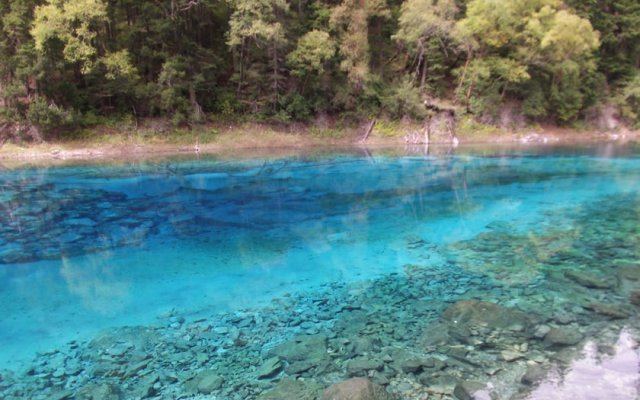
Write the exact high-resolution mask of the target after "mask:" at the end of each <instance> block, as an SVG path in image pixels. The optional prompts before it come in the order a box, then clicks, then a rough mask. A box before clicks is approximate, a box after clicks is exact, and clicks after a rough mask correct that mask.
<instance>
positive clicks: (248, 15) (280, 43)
mask: <svg viewBox="0 0 640 400" xmlns="http://www.w3.org/2000/svg"><path fill="white" fill-rule="evenodd" d="M233 8H234V11H233V14H231V18H230V21H229V32H228V39H227V45H229V47H231V48H232V49H234V50H235V51H236V54H237V56H236V59H237V64H238V67H239V76H238V77H237V82H238V90H237V92H238V94H239V95H240V94H241V93H242V91H243V89H244V87H243V86H244V85H245V82H246V81H249V84H250V85H251V87H250V89H252V92H253V95H254V98H253V100H254V101H253V109H254V111H258V110H259V109H260V108H261V106H262V103H263V96H264V93H265V88H264V86H263V85H262V84H261V83H262V82H263V81H264V79H263V78H262V76H261V75H262V74H269V75H270V81H271V85H270V86H269V88H268V90H269V91H270V94H269V95H267V96H266V97H267V99H268V100H267V102H268V103H269V104H270V105H271V108H272V110H273V111H276V108H277V104H278V101H279V100H280V91H281V89H282V86H283V85H282V71H281V66H282V64H281V61H282V56H283V54H282V49H283V47H284V46H285V45H286V44H287V42H288V41H287V38H286V36H285V30H284V27H283V25H282V23H281V22H280V21H279V17H281V13H283V12H286V11H287V10H288V4H287V3H286V2H285V1H284V0H236V1H235V2H234V4H233ZM265 47H266V54H262V53H263V49H264V48H265ZM264 58H267V61H266V62H265V61H264ZM247 65H249V66H252V67H254V69H250V70H248V69H247ZM256 67H257V68H256Z"/></svg>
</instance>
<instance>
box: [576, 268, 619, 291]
mask: <svg viewBox="0 0 640 400" xmlns="http://www.w3.org/2000/svg"><path fill="white" fill-rule="evenodd" d="M564 276H565V278H567V279H570V280H572V281H574V282H575V283H577V284H578V285H581V286H584V287H586V288H589V289H611V288H612V287H613V282H611V281H610V280H608V279H606V278H604V277H600V276H598V275H594V274H591V273H589V272H586V271H576V270H569V271H565V273H564Z"/></svg>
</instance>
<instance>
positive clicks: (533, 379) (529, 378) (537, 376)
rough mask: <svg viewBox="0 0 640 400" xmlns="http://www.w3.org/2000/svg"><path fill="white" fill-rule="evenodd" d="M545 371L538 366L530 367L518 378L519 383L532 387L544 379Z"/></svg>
mask: <svg viewBox="0 0 640 400" xmlns="http://www.w3.org/2000/svg"><path fill="white" fill-rule="evenodd" d="M546 375H547V371H545V370H544V368H542V367H541V366H539V365H530V366H529V367H528V368H527V371H526V372H525V373H524V375H522V378H520V382H522V383H524V384H525V385H534V384H536V383H538V382H540V381H541V380H543V379H544V378H545V376H546Z"/></svg>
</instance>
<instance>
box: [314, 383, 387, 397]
mask: <svg viewBox="0 0 640 400" xmlns="http://www.w3.org/2000/svg"><path fill="white" fill-rule="evenodd" d="M322 400H393V396H391V395H390V394H389V393H387V392H386V391H385V390H384V388H383V387H382V386H379V385H376V384H375V383H373V382H371V381H370V380H368V379H365V378H352V379H349V380H346V381H344V382H340V383H336V384H335V385H333V386H331V387H329V388H328V389H326V390H325V391H324V393H323V395H322Z"/></svg>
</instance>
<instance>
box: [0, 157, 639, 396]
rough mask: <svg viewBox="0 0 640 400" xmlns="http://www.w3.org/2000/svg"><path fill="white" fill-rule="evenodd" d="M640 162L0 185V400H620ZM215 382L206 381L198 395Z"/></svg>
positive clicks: (340, 163)
mask: <svg viewBox="0 0 640 400" xmlns="http://www.w3.org/2000/svg"><path fill="white" fill-rule="evenodd" d="M639 154H640V153H638V152H637V151H636V150H635V149H634V148H626V149H616V148H612V147H603V148H589V149H582V150H580V151H575V150H572V151H567V150H562V149H560V150H545V151H531V150H527V151H522V150H520V151H510V152H504V151H500V150H496V151H493V152H489V154H484V155H480V154H476V153H474V152H465V153H463V154H458V155H446V156H429V157H425V156H359V155H354V154H349V153H343V154H338V155H322V156H315V157H310V156H307V157H291V158H287V159H281V160H258V159H249V160H236V161H229V160H224V161H222V160H215V159H204V160H186V161H185V160H182V161H179V160H167V161H162V162H154V163H139V164H131V165H116V166H72V167H60V168H50V169H21V170H8V171H3V172H0V200H1V209H0V226H1V227H0V282H1V283H2V286H1V290H0V307H1V309H2V310H3V318H2V319H1V320H0V342H1V343H2V350H1V351H0V369H2V368H5V369H8V370H13V371H15V372H14V373H9V372H7V373H5V374H3V375H1V377H2V379H1V380H0V389H2V390H5V392H4V396H3V397H7V398H12V397H11V396H13V397H15V398H37V397H38V396H40V397H42V398H51V396H53V395H55V396H59V397H60V398H73V396H75V397H76V398H97V395H95V393H97V392H99V391H100V390H102V391H103V392H104V391H108V392H109V391H112V392H113V393H117V395H118V396H120V397H122V398H135V397H154V396H155V397H158V398H175V397H178V396H187V397H188V396H190V395H193V396H198V395H206V394H212V395H214V396H218V397H214V398H257V397H259V396H263V397H262V398H265V399H266V398H272V397H273V398H302V397H300V393H299V392H295V390H299V391H304V392H305V393H312V392H314V391H317V390H320V389H322V388H324V387H327V386H329V385H330V384H331V383H335V382H337V381H340V380H342V379H346V378H348V377H350V376H360V375H367V376H369V377H371V378H372V380H373V381H374V382H376V383H378V384H381V385H383V386H385V387H386V388H387V389H388V390H389V391H391V392H394V393H396V394H399V395H401V396H403V398H412V399H413V398H417V399H420V398H426V397H425V396H432V397H429V398H433V397H434V396H436V397H435V398H439V397H438V396H442V397H444V398H449V397H450V396H452V395H453V392H454V389H456V388H458V395H459V393H460V392H459V391H460V390H462V389H460V387H461V386H460V385H461V384H462V382H467V383H469V384H468V385H467V386H469V387H471V386H473V385H480V384H482V385H488V386H486V388H488V389H487V390H486V391H487V393H488V392H489V391H492V390H493V391H494V392H495V393H498V394H499V395H500V396H501V397H500V398H526V397H527V396H528V397H529V398H536V399H537V398H540V399H542V398H570V397H571V398H576V396H578V397H577V398H588V396H587V394H585V393H582V394H580V392H577V391H576V390H578V389H579V388H580V387H583V386H584V382H595V381H598V380H599V381H600V382H605V383H606V382H609V384H608V385H607V384H603V386H602V388H601V389H598V388H599V387H598V386H597V385H596V384H593V385H592V386H593V390H592V391H591V392H590V393H591V394H593V395H594V396H596V397H592V398H614V397H610V396H611V393H616V397H615V398H619V399H624V398H629V399H634V398H636V396H637V395H638V371H637V364H638V354H637V350H636V347H637V345H636V344H635V343H636V341H637V339H638V338H639V337H638V335H637V329H638V328H639V326H638V321H637V306H636V305H635V304H634V301H635V300H634V299H635V298H634V291H635V290H639V289H640V264H638V262H640V259H639V258H638V247H637V246H638V244H640V236H639V232H640V225H639V224H638V214H637V211H638V206H640V197H638V194H639V193H640V179H639V178H640V158H639V157H637V155H639ZM636 300H637V302H638V303H640V298H638V299H636ZM494 307H498V308H494ZM496 314H498V315H506V316H507V318H506V320H497V321H496V320H495V319H494V318H492V317H491V315H496ZM523 315H524V316H527V317H526V318H524V317H523ZM513 325H517V326H515V328H517V329H514V326H513ZM126 326H128V327H130V328H123V327H126ZM131 327H133V328H131ZM549 330H553V331H552V332H553V333H551V334H549ZM309 335H312V336H309ZM598 341H601V343H598ZM309 348H319V349H322V350H323V351H321V352H320V354H317V352H316V353H314V352H313V351H310V350H309ZM114 349H115V350H114ZM327 354H329V355H330V356H328V355H327ZM274 357H275V359H276V361H274ZM416 359H417V360H419V362H414V361H415V360H416ZM433 359H435V360H437V361H436V362H435V366H431V365H432V364H433ZM428 360H431V361H428ZM141 362H142V363H143V364H144V363H145V362H146V365H145V366H144V367H142V368H141V369H140V370H139V371H135V372H131V371H130V370H129V369H130V368H131V367H132V366H136V365H138V364H140V363H141ZM411 362H413V364H412V363H411ZM278 363H279V364H278ZM300 363H303V364H304V363H306V364H308V365H300ZM367 363H368V364H367ZM439 363H443V367H442V368H440V364H439ZM265 364H266V366H265ZM273 364H276V365H273ZM363 365H364V367H363ZM269 367H271V369H273V373H272V374H267V375H268V376H266V377H264V376H263V377H261V376H260V374H261V371H263V370H264V369H265V368H266V369H267V370H268V369H269ZM538 367H539V368H540V369H541V370H542V371H543V372H544V373H540V374H539V375H543V376H541V377H538V378H536V379H535V382H528V381H527V379H525V381H527V382H526V383H522V376H523V374H525V373H530V374H531V375H535V372H536V370H535V368H538ZM532 368H533V370H531V369H532ZM528 369H529V370H530V371H528ZM25 371H26V373H25ZM105 371H106V372H105ZM118 371H119V372H118ZM154 371H155V372H154ZM158 371H159V374H158V376H155V375H154V374H155V373H158ZM263 372H264V371H263ZM208 373H209V374H211V375H215V378H216V379H218V381H219V383H220V384H219V385H218V384H213V385H212V387H214V388H213V389H211V390H209V389H205V390H202V388H201V387H200V386H201V385H199V384H200V383H201V381H202V380H203V379H204V378H206V377H207V376H206V374H208ZM300 376H302V377H305V378H307V381H309V382H312V384H306V383H305V385H306V386H304V385H303V387H298V386H300V384H299V382H298V383H295V384H293V386H296V385H298V386H296V388H297V389H295V388H294V389H295V390H294V389H292V388H291V386H292V384H289V386H287V385H288V384H287V382H289V383H290V381H288V380H287V379H285V378H287V377H288V378H290V377H300ZM585 377H586V378H585ZM612 379H614V380H616V382H617V386H615V385H614V386H615V387H616V388H617V389H616V390H618V391H617V392H612V389H611V384H610V383H611V381H612ZM210 380H211V379H210ZM218 381H216V382H218ZM283 382H284V383H283ZM307 383H308V382H307ZM105 385H106V386H105ZM314 385H317V387H316V386H314ZM283 387H284V389H283ZM607 387H608V388H609V389H608V390H609V391H608V392H607V390H605V388H607ZM106 388H108V390H107V389H106ZM150 388H151V389H150ZM486 388H485V389H486ZM147 389H148V390H147ZM285 389H286V390H288V392H287V393H288V394H286V395H282V394H279V395H273V396H272V397H269V393H274V392H269V391H270V390H272V391H273V390H276V391H277V390H281V391H282V390H285ZM483 390H484V389H483ZM483 390H480V392H482V391H483ZM598 390H600V392H598ZM87 393H89V394H87ZM265 393H266V394H265ZM293 393H295V394H293ZM549 393H555V394H554V395H553V396H551V397H550V395H549ZM598 393H599V394H598ZM0 394H2V393H0ZM67 395H68V396H67ZM65 396H67V397H65ZM83 396H84V397H83ZM91 396H93V397H91ZM265 396H266V397H265ZM278 396H280V397H278ZM310 396H311V397H310V398H314V397H313V395H310ZM478 396H482V393H480V394H478ZM554 396H555V397H554ZM563 396H564V397H563ZM598 396H599V397H598ZM105 398H107V397H105ZM115 398H117V397H115ZM479 398H481V397H479Z"/></svg>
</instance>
